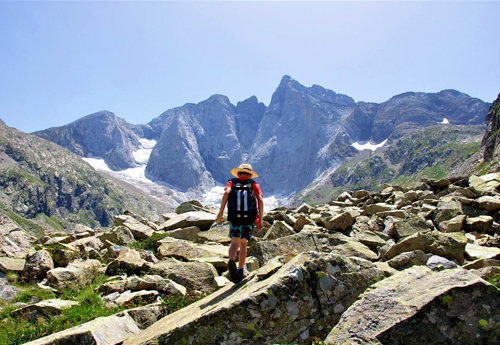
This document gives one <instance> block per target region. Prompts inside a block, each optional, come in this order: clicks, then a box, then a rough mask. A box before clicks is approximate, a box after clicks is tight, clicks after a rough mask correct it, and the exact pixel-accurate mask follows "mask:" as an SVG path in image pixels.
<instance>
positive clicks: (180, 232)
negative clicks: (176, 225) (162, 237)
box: [165, 226, 200, 242]
mask: <svg viewBox="0 0 500 345" xmlns="http://www.w3.org/2000/svg"><path fill="white" fill-rule="evenodd" d="M165 234H166V235H167V236H168V237H172V238H177V239H179V240H186V241H191V242H196V241H197V240H198V235H199V234H200V229H198V228H197V227H196V226H189V227H187V228H181V229H176V230H170V231H167V232H165Z"/></svg>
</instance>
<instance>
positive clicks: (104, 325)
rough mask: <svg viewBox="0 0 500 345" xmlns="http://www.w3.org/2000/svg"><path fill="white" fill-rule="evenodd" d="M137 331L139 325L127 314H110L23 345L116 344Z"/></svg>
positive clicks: (138, 330)
mask: <svg viewBox="0 0 500 345" xmlns="http://www.w3.org/2000/svg"><path fill="white" fill-rule="evenodd" d="M139 332H140V329H139V327H137V325H136V323H135V322H134V320H133V319H132V318H131V317H130V316H129V315H128V314H123V315H122V316H117V315H112V316H108V317H100V318H97V319H95V320H92V321H90V322H87V323H84V324H82V325H79V326H76V327H73V328H70V329H67V330H64V331H62V332H58V333H54V334H51V335H49V336H47V337H44V338H40V339H37V340H35V341H31V342H29V343H26V344H25V345H60V344H65V345H83V344H95V345H116V344H121V342H122V341H124V340H125V339H127V338H130V337H131V336H132V335H134V334H137V333H139Z"/></svg>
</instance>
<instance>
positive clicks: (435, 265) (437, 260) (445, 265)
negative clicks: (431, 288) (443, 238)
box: [426, 255, 458, 271]
mask: <svg viewBox="0 0 500 345" xmlns="http://www.w3.org/2000/svg"><path fill="white" fill-rule="evenodd" d="M426 265H427V267H429V268H430V269H431V270H433V271H442V270H449V269H452V268H458V265H457V264H456V263H455V262H453V261H451V260H448V259H445V258H443V257H441V256H438V255H433V256H431V257H430V258H429V260H427V264H426Z"/></svg>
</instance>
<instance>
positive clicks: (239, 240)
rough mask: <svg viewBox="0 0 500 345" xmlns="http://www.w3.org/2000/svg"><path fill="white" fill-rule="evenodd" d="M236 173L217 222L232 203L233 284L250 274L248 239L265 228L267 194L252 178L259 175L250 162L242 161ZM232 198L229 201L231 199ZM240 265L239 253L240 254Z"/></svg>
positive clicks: (230, 211)
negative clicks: (263, 219)
mask: <svg viewBox="0 0 500 345" xmlns="http://www.w3.org/2000/svg"><path fill="white" fill-rule="evenodd" d="M231 175H233V176H235V177H236V178H233V179H231V180H229V181H228V183H227V186H226V188H225V191H226V192H225V193H224V196H223V197H222V203H221V205H220V211H219V214H218V215H217V221H218V222H222V214H223V213H224V208H225V207H226V203H228V216H227V219H228V220H229V222H230V226H229V237H231V245H230V246H229V274H230V276H231V280H232V281H233V283H235V284H237V283H239V282H240V281H241V280H242V279H243V278H244V277H245V275H246V273H245V272H244V266H245V260H246V257H247V242H248V240H250V239H251V238H252V233H253V231H254V230H255V228H256V227H257V231H261V230H262V215H263V213H264V201H263V195H262V192H261V191H260V186H259V184H258V183H256V182H255V181H254V180H252V178H255V177H259V175H258V174H257V173H255V171H253V170H252V166H251V165H250V164H241V165H240V166H239V167H238V168H234V169H232V170H231ZM228 201H229V202H228ZM238 250H239V255H238V268H236V262H235V261H234V260H235V258H236V254H237V253H238Z"/></svg>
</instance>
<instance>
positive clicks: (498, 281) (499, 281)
mask: <svg viewBox="0 0 500 345" xmlns="http://www.w3.org/2000/svg"><path fill="white" fill-rule="evenodd" d="M486 281H487V282H488V283H490V284H492V285H494V286H496V287H497V288H499V289H500V274H499V275H496V276H494V277H493V278H490V279H486Z"/></svg>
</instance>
